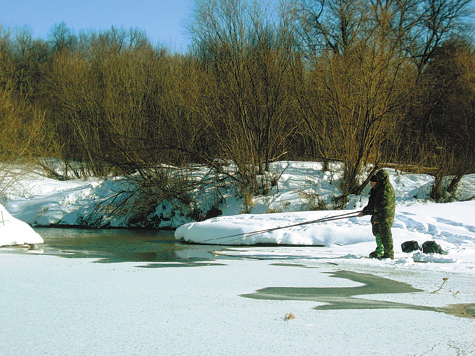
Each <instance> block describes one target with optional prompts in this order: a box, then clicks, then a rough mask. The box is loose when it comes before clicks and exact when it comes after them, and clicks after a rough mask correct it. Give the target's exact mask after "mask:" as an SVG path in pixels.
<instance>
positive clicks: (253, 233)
mask: <svg viewBox="0 0 475 356" xmlns="http://www.w3.org/2000/svg"><path fill="white" fill-rule="evenodd" d="M359 213H360V211H357V212H351V213H346V214H341V215H335V216H327V217H325V218H320V219H316V220H309V221H304V222H301V223H296V224H292V225H285V226H278V227H272V228H269V229H263V230H258V231H251V232H240V233H238V234H234V235H228V236H222V237H216V238H212V239H208V240H204V241H202V242H208V241H213V240H222V239H228V238H232V237H237V236H244V235H246V236H253V235H258V234H262V233H266V232H271V231H275V230H281V229H288V228H290V227H296V226H302V225H308V224H316V223H321V222H327V221H333V220H340V219H349V218H354V217H357V216H358V214H359Z"/></svg>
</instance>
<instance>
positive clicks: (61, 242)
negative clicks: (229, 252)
mask: <svg viewBox="0 0 475 356" xmlns="http://www.w3.org/2000/svg"><path fill="white" fill-rule="evenodd" d="M34 230H35V231H36V232H37V233H39V234H40V235H41V237H42V238H43V240H44V243H43V244H39V245H38V248H39V249H40V250H41V251H42V253H43V254H49V255H56V256H62V257H69V258H83V257H86V258H96V259H99V260H100V262H105V263H107V262H111V263H113V262H137V261H141V262H171V263H173V262H180V263H183V262H186V263H196V262H204V261H212V260H216V259H217V258H220V257H219V256H217V255H216V254H215V252H216V251H218V250H222V249H223V246H213V245H193V244H187V243H182V242H180V241H178V240H176V239H175V238H174V236H173V234H174V231H172V230H144V229H80V228H43V227H41V228H40V227H36V228H34Z"/></svg>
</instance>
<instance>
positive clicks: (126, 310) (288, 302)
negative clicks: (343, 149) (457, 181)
mask: <svg viewBox="0 0 475 356" xmlns="http://www.w3.org/2000/svg"><path fill="white" fill-rule="evenodd" d="M280 165H281V167H284V166H286V165H287V163H281V164H280ZM320 167H321V166H320V165H319V164H317V163H302V162H292V163H290V164H289V165H288V166H287V168H286V170H285V171H284V173H283V174H282V176H281V180H280V181H279V186H278V187H275V188H274V190H273V191H272V194H270V195H268V196H262V197H255V198H254V201H253V204H252V207H247V210H248V211H249V212H250V214H239V215H236V214H237V213H239V212H241V211H243V210H245V208H246V207H243V204H242V201H241V200H239V199H237V198H235V197H234V196H233V194H232V193H231V192H230V193H229V194H228V195H226V193H225V192H222V194H223V196H224V197H225V201H224V203H223V205H222V206H221V209H222V211H223V216H221V217H218V218H213V219H210V220H207V221H205V222H202V223H190V222H189V221H188V220H187V219H186V214H184V213H183V212H182V213H180V212H179V211H174V206H173V203H169V202H164V203H163V204H159V206H158V207H157V211H156V213H155V214H156V216H159V217H160V218H161V221H162V222H164V224H169V225H171V226H180V227H179V228H178V229H177V231H176V237H177V238H178V239H184V240H187V241H194V242H200V243H212V244H218V243H219V244H224V245H230V244H231V245H234V246H229V247H227V248H223V249H222V250H220V252H219V254H220V258H219V260H216V261H215V262H212V261H211V262H210V263H204V264H198V265H197V266H200V267H197V268H191V267H190V265H188V264H183V266H184V267H183V268H177V267H170V266H169V264H167V263H165V262H164V263H161V262H156V263H146V262H143V263H142V262H134V263H131V262H124V263H119V264H117V263H116V264H113V263H94V262H97V261H95V260H94V259H71V258H61V257H57V256H48V255H43V254H42V253H41V241H40V240H39V239H41V238H40V237H39V236H38V235H37V234H36V233H34V231H33V230H31V229H30V228H29V227H28V226H27V225H25V224H24V223H22V222H19V221H18V220H16V219H15V218H17V219H20V220H22V221H23V222H27V223H29V224H35V225H48V224H66V225H71V224H74V223H77V222H78V221H81V219H82V218H83V217H84V216H85V214H88V213H89V212H90V211H92V209H93V208H92V207H93V203H94V202H97V201H99V200H101V199H104V198H106V197H107V196H108V194H109V195H110V194H112V193H113V192H114V191H115V188H114V184H123V181H121V180H108V181H106V182H102V181H99V180H89V181H82V180H74V181H67V182H57V181H52V180H49V179H44V178H41V177H40V176H32V177H30V178H28V179H26V180H24V181H23V182H21V185H16V186H15V190H9V191H7V192H6V194H5V197H4V198H3V200H2V201H1V202H2V204H3V206H4V208H5V209H3V208H0V209H2V210H1V211H2V215H3V218H1V219H2V221H0V244H1V245H11V244H25V243H30V244H33V243H34V244H38V246H39V250H26V249H13V248H3V249H0V271H1V273H0V275H1V276H2V283H1V286H0V300H1V303H2V313H0V323H1V324H2V326H3V328H2V333H0V354H1V355H80V354H88V355H211V354H213V355H214V354H219V355H240V354H249V355H284V354H294V355H316V354H318V355H341V354H352V355H372V354H374V355H376V354H377V355H475V338H474V337H473V335H474V331H475V283H474V277H475V276H474V275H475V218H474V211H475V201H473V200H468V201H460V202H454V203H447V204H435V203H431V202H429V201H427V196H428V194H429V191H430V186H431V183H432V181H433V179H432V178H431V177H430V176H425V175H416V174H407V173H401V172H396V171H394V170H388V172H389V173H390V176H391V181H392V183H393V185H394V187H395V189H396V192H397V209H396V219H395V224H394V228H393V235H394V245H395V259H394V260H385V261H377V260H372V259H369V258H366V257H365V256H367V254H368V253H369V252H370V251H372V250H373V249H374V247H375V243H374V240H373V237H372V235H371V226H370V223H369V217H362V218H356V217H351V218H344V219H340V220H335V221H331V222H320V223H314V224H301V223H302V222H306V221H312V220H318V219H322V218H326V217H333V216H336V215H340V214H346V213H352V212H357V211H359V210H361V208H362V207H363V206H364V205H365V204H366V202H367V194H368V191H367V190H366V191H365V192H364V193H363V195H362V196H355V197H351V200H350V204H349V207H348V209H347V210H344V211H332V210H327V211H311V210H309V209H310V208H311V207H312V205H313V204H314V201H313V200H312V199H314V198H315V197H316V195H318V198H319V199H320V200H321V201H324V202H325V203H327V205H328V206H330V202H331V197H332V196H335V194H336V193H335V187H336V184H335V182H336V181H337V180H338V173H333V174H330V173H325V172H322V171H321V170H320ZM209 196H210V198H209V204H210V205H212V204H213V203H214V202H215V200H214V199H215V198H214V197H213V196H212V194H210V195H209ZM474 196H475V175H469V176H467V177H465V178H464V180H463V181H462V184H461V186H460V190H459V192H458V199H460V200H467V199H470V198H472V197H474ZM202 204H203V205H206V204H208V203H207V202H203V203H202ZM267 212H273V213H272V214H265V213H267ZM10 214H11V216H10ZM167 214H169V215H167ZM110 219H111V225H112V226H117V225H120V223H121V221H122V222H124V220H123V218H121V219H117V220H114V219H113V217H110ZM165 222H166V223H165ZM289 225H296V226H294V227H289V228H284V229H278V230H273V231H271V232H268V233H260V234H252V233H253V232H255V231H261V230H266V229H269V228H275V227H280V226H289ZM230 236H231V237H230ZM408 240H417V241H418V242H419V243H422V242H424V241H427V240H435V241H436V242H437V243H439V244H440V245H441V246H442V247H443V249H444V250H446V251H447V252H448V254H446V255H429V254H424V253H422V252H413V253H409V254H407V253H403V252H402V251H401V249H400V244H401V243H402V242H404V241H408ZM260 243H266V244H268V243H271V245H264V246H263V245H256V244H260ZM276 244H284V245H280V246H279V245H276ZM308 245H319V246H320V245H323V246H325V247H316V246H308ZM14 251H16V252H14ZM12 252H13V253H12ZM223 257H224V258H223ZM236 257H237V259H236ZM175 265H176V264H174V266H175ZM178 265H179V263H178Z"/></svg>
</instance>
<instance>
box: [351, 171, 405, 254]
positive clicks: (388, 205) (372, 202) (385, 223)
mask: <svg viewBox="0 0 475 356" xmlns="http://www.w3.org/2000/svg"><path fill="white" fill-rule="evenodd" d="M371 187H372V188H371V193H370V197H369V201H368V205H366V207H365V208H364V209H363V211H362V212H361V213H360V214H359V215H358V216H364V215H371V225H372V227H373V235H374V236H375V238H376V250H375V251H373V252H371V253H370V255H369V256H370V257H373V258H378V259H381V258H391V259H394V246H393V236H392V233H391V227H392V226H393V222H394V213H395V210H396V194H395V192H394V188H393V186H392V185H391V182H390V181H389V175H388V173H387V172H386V171H385V170H383V169H382V170H380V171H379V172H378V173H376V174H375V175H374V176H373V177H371Z"/></svg>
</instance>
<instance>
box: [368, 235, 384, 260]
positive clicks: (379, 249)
mask: <svg viewBox="0 0 475 356" xmlns="http://www.w3.org/2000/svg"><path fill="white" fill-rule="evenodd" d="M375 238H376V250H374V251H373V252H371V253H370V254H369V257H371V258H377V259H378V260H380V259H381V258H382V257H383V256H384V245H383V242H382V241H381V235H380V234H376V235H375Z"/></svg>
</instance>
